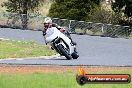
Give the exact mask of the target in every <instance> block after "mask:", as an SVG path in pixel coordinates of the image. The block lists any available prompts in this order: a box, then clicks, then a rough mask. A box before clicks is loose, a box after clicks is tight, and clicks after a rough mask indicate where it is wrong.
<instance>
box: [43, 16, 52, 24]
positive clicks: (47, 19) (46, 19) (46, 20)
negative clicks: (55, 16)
mask: <svg viewBox="0 0 132 88" xmlns="http://www.w3.org/2000/svg"><path fill="white" fill-rule="evenodd" d="M44 23H52V20H51V18H50V17H46V18H45V19H44Z"/></svg>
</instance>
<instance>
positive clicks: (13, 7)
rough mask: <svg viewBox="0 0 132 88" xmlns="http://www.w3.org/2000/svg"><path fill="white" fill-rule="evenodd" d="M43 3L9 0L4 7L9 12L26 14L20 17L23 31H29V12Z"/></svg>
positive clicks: (36, 0)
mask: <svg viewBox="0 0 132 88" xmlns="http://www.w3.org/2000/svg"><path fill="white" fill-rule="evenodd" d="M41 1H42V0H8V1H7V2H4V3H3V5H2V6H5V7H7V11H8V12H13V13H19V14H25V15H20V16H21V21H22V26H23V29H27V23H28V18H27V14H28V11H30V10H31V11H33V10H34V9H35V8H36V7H38V6H39V3H40V2H41Z"/></svg>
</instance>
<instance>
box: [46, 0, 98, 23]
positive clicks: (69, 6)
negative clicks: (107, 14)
mask: <svg viewBox="0 0 132 88" xmlns="http://www.w3.org/2000/svg"><path fill="white" fill-rule="evenodd" d="M54 1H55V2H54V3H53V4H52V5H51V8H50V10H49V14H48V15H49V16H51V17H57V18H67V19H74V20H85V19H86V17H87V14H88V13H89V12H90V11H91V9H93V8H95V7H96V6H99V5H100V0H54Z"/></svg>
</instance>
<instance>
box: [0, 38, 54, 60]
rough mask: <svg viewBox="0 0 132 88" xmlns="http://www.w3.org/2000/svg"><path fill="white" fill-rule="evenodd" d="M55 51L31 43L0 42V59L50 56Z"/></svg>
mask: <svg viewBox="0 0 132 88" xmlns="http://www.w3.org/2000/svg"><path fill="white" fill-rule="evenodd" d="M53 54H55V51H53V50H50V49H49V48H48V47H47V46H46V45H40V44H37V43H35V42H32V41H28V42H26V41H12V40H8V41H5V40H0V58H1V59H2V58H22V57H35V56H51V55H53Z"/></svg>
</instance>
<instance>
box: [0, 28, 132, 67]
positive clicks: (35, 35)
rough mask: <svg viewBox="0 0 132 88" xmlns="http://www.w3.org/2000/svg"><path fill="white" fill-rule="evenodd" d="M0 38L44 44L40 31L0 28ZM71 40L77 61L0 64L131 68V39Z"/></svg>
mask: <svg viewBox="0 0 132 88" xmlns="http://www.w3.org/2000/svg"><path fill="white" fill-rule="evenodd" d="M0 38H8V39H13V40H30V41H35V42H37V43H40V44H44V39H43V36H42V32H41V31H30V30H26V31H25V30H19V29H9V28H6V29H5V28H1V29H0ZM72 38H73V40H74V41H76V42H77V49H78V51H79V54H80V57H79V58H78V59H77V60H66V59H65V57H56V58H49V59H45V58H37V59H30V58H29V59H24V58H22V59H19V60H15V59H14V60H0V64H27V65H91V66H132V39H123V38H109V37H99V36H88V35H72Z"/></svg>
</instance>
